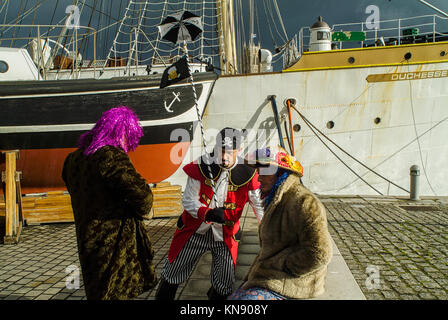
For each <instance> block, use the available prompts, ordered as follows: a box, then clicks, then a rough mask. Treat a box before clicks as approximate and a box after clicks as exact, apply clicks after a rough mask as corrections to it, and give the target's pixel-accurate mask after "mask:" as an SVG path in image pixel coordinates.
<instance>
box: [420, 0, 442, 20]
mask: <svg viewBox="0 0 448 320" xmlns="http://www.w3.org/2000/svg"><path fill="white" fill-rule="evenodd" d="M419 1H420V2H421V3H423V4H424V5H426V6H428V7H430V8H431V9H433V10H435V11H437V12H438V13H441V14H443V15H444V16H445V17H448V14H447V13H446V12H444V11H442V10H440V9H439V8H437V7H434V6H433V5H432V4H430V3H428V2H426V1H424V0H419Z"/></svg>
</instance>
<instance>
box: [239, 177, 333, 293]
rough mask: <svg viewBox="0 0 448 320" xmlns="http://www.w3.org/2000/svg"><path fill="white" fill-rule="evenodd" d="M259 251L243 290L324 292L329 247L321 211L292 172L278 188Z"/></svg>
mask: <svg viewBox="0 0 448 320" xmlns="http://www.w3.org/2000/svg"><path fill="white" fill-rule="evenodd" d="M259 235H260V245H261V250H260V252H259V254H258V256H257V257H256V259H255V260H254V262H253V264H252V266H251V268H250V269H249V271H248V273H247V275H246V278H245V281H246V282H245V283H244V284H243V289H249V288H251V287H263V288H267V289H270V290H272V291H275V292H277V293H280V294H281V295H283V296H286V297H288V298H293V299H304V298H312V297H316V296H318V295H321V294H322V293H324V291H325V289H324V285H325V276H326V273H327V265H328V263H329V262H330V259H331V256H332V244H331V238H330V234H329V232H328V227H327V217H326V211H325V207H324V206H323V205H322V203H321V202H320V200H319V199H318V198H317V197H316V196H315V195H314V194H313V193H312V192H311V191H309V190H308V189H306V188H305V187H304V186H303V185H302V184H301V183H300V180H299V177H298V176H297V175H294V174H291V175H290V176H289V177H288V178H287V179H286V180H285V182H283V184H282V185H281V186H280V187H279V188H278V190H277V192H276V194H275V196H274V199H273V200H272V202H271V203H270V204H269V206H268V207H267V208H266V211H265V214H264V216H263V219H262V221H261V224H260V227H259Z"/></svg>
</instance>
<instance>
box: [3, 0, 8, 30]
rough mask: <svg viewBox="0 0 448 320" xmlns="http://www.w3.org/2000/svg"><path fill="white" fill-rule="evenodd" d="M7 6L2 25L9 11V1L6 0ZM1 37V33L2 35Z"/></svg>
mask: <svg viewBox="0 0 448 320" xmlns="http://www.w3.org/2000/svg"><path fill="white" fill-rule="evenodd" d="M6 3H7V6H6V10H5V17H4V18H3V24H6V18H7V16H8V14H7V13H8V9H9V0H6ZM2 35H3V33H2Z"/></svg>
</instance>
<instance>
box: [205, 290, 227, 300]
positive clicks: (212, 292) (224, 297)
mask: <svg viewBox="0 0 448 320" xmlns="http://www.w3.org/2000/svg"><path fill="white" fill-rule="evenodd" d="M228 296H229V295H221V294H219V293H218V292H217V291H216V290H215V288H213V287H210V289H208V291H207V297H208V300H215V301H222V300H227V297H228Z"/></svg>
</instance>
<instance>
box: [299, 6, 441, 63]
mask: <svg viewBox="0 0 448 320" xmlns="http://www.w3.org/2000/svg"><path fill="white" fill-rule="evenodd" d="M377 24H378V26H379V27H378V28H372V25H373V23H372V22H371V21H369V22H367V21H365V22H356V23H344V24H334V25H333V26H332V27H331V32H353V31H357V32H364V33H365V40H364V41H333V42H332V44H333V45H336V47H335V48H334V49H351V48H363V47H373V46H391V45H403V44H411V43H426V42H439V41H448V18H445V17H441V16H439V15H436V14H433V15H423V16H417V17H410V18H400V19H393V20H380V21H378V22H377ZM409 32H411V34H407V33H409ZM413 32H414V34H412V33H413ZM293 39H294V41H295V43H297V45H298V52H299V54H300V55H302V54H303V52H306V51H308V50H309V41H310V28H309V27H302V28H301V29H300V30H299V33H298V34H296V35H295V36H294V37H293Z"/></svg>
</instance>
